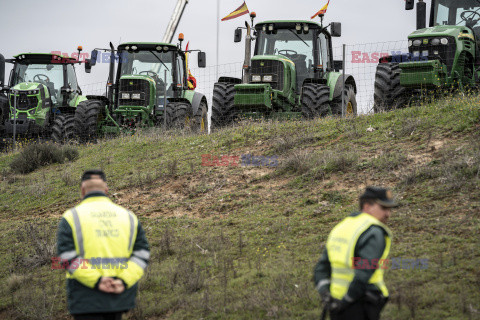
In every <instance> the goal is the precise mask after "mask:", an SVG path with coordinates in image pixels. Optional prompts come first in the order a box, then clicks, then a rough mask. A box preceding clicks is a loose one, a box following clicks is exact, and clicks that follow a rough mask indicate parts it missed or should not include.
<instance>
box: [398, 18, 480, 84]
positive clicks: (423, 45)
mask: <svg viewBox="0 0 480 320" xmlns="http://www.w3.org/2000/svg"><path fill="white" fill-rule="evenodd" d="M408 39H409V51H410V52H413V53H415V52H417V56H419V53H420V52H422V56H421V58H422V59H419V60H420V61H411V62H404V63H400V65H399V66H400V68H401V70H402V73H401V74H400V84H401V85H402V86H403V87H406V88H412V89H421V88H439V87H442V86H444V85H451V84H455V83H460V85H461V86H462V83H468V82H471V81H473V80H472V78H473V74H471V75H467V73H466V71H465V69H464V65H465V64H466V61H471V64H472V68H473V61H474V57H475V56H476V53H475V48H476V42H475V34H474V33H473V31H472V30H471V29H470V28H467V27H465V26H452V25H445V26H434V27H430V28H424V29H420V30H417V31H415V32H413V33H411V34H410V35H409V37H408ZM440 40H441V41H445V40H447V42H446V43H440ZM433 41H436V42H437V43H433ZM423 52H428V54H429V55H428V58H425V59H423V58H424V55H423ZM435 52H437V53H435ZM414 56H415V55H414ZM419 57H420V56H419Z"/></svg>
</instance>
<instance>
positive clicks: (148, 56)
mask: <svg viewBox="0 0 480 320" xmlns="http://www.w3.org/2000/svg"><path fill="white" fill-rule="evenodd" d="M122 57H123V58H122V59H123V60H124V61H125V62H123V63H122V67H121V72H120V76H124V75H145V76H150V77H151V78H153V79H154V80H156V79H157V78H158V79H161V80H162V81H163V80H164V78H165V70H166V71H167V83H168V84H171V83H172V69H173V68H172V64H173V52H172V51H169V52H166V53H165V52H157V51H153V50H152V51H140V52H125V53H123V56H122Z"/></svg>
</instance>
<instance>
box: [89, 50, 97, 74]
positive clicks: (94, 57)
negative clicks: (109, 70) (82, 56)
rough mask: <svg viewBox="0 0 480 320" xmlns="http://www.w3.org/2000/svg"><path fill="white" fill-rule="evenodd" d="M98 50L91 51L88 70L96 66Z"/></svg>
mask: <svg viewBox="0 0 480 320" xmlns="http://www.w3.org/2000/svg"><path fill="white" fill-rule="evenodd" d="M97 57H98V50H93V51H92V55H91V57H90V69H91V68H92V67H93V66H94V65H96V64H97Z"/></svg>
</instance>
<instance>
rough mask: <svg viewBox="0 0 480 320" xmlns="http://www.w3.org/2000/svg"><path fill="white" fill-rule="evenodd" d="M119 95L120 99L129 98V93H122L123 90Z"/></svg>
mask: <svg viewBox="0 0 480 320" xmlns="http://www.w3.org/2000/svg"><path fill="white" fill-rule="evenodd" d="M121 96H122V99H125V100H128V99H130V93H124V92H122V95H121Z"/></svg>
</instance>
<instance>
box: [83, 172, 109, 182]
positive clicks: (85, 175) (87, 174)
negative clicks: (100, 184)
mask: <svg viewBox="0 0 480 320" xmlns="http://www.w3.org/2000/svg"><path fill="white" fill-rule="evenodd" d="M93 176H98V177H100V179H102V180H103V181H105V182H107V176H106V175H105V173H104V172H103V171H102V170H98V169H92V170H87V171H85V172H84V173H83V174H82V182H83V181H85V180H90V179H92V178H93Z"/></svg>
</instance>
